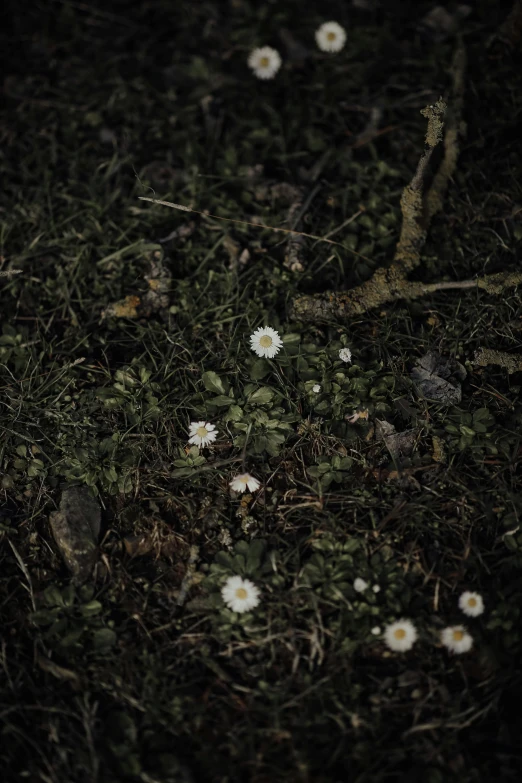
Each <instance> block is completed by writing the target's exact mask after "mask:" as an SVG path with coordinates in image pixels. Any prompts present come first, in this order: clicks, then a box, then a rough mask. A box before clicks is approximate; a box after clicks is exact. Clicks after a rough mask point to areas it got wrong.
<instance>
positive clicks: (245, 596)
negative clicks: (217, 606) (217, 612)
mask: <svg viewBox="0 0 522 783" xmlns="http://www.w3.org/2000/svg"><path fill="white" fill-rule="evenodd" d="M221 595H222V597H223V601H224V602H225V603H226V605H227V606H228V608H229V609H232V611H233V612H249V611H250V610H251V609H254V608H255V607H256V606H257V605H258V603H259V588H257V587H256V586H255V584H253V582H251V581H250V580H249V579H243V578H242V577H240V576H229V578H228V579H227V581H226V582H225V584H224V585H223V587H222V589H221Z"/></svg>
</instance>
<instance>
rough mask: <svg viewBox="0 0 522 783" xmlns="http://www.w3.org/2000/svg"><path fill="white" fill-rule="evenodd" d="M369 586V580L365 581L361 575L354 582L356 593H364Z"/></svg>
mask: <svg viewBox="0 0 522 783" xmlns="http://www.w3.org/2000/svg"><path fill="white" fill-rule="evenodd" d="M367 587H368V582H365V581H364V579H361V577H360V576H358V577H357V579H356V580H355V582H354V583H353V589H354V590H355V592H356V593H364V591H365V590H366V588H367Z"/></svg>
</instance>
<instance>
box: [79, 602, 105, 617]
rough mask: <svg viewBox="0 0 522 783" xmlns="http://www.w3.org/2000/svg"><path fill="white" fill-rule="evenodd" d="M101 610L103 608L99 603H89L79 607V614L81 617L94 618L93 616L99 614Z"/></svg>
mask: <svg viewBox="0 0 522 783" xmlns="http://www.w3.org/2000/svg"><path fill="white" fill-rule="evenodd" d="M102 608H103V607H102V605H101V603H100V602H99V601H96V600H94V601H89V603H88V604H83V605H82V606H81V607H80V613H81V614H82V616H83V617H94V615H96V614H99V613H100V612H101V610H102Z"/></svg>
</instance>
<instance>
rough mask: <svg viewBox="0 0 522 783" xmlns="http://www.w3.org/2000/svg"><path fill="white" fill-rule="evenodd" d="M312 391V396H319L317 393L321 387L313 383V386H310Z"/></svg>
mask: <svg viewBox="0 0 522 783" xmlns="http://www.w3.org/2000/svg"><path fill="white" fill-rule="evenodd" d="M312 391H313V392H314V394H319V392H320V391H321V386H320V385H319V384H318V383H314V385H313V386H312Z"/></svg>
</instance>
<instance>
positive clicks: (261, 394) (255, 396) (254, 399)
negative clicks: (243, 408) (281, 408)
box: [248, 386, 274, 405]
mask: <svg viewBox="0 0 522 783" xmlns="http://www.w3.org/2000/svg"><path fill="white" fill-rule="evenodd" d="M273 396H274V392H273V391H272V389H269V388H268V386H260V387H259V389H256V390H255V392H252V394H251V395H250V396H249V397H248V402H250V403H252V404H254V405H265V404H266V403H267V402H270V401H271V400H272V398H273Z"/></svg>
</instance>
